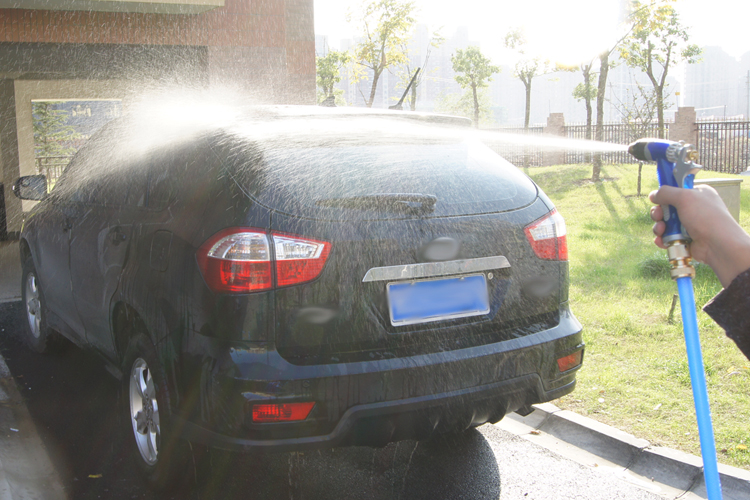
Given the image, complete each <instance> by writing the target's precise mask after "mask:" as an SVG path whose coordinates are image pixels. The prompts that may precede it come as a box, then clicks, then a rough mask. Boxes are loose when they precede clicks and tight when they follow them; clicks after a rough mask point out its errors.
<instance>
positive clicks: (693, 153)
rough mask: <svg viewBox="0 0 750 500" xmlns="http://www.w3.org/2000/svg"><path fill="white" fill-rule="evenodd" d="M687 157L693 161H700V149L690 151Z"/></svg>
mask: <svg viewBox="0 0 750 500" xmlns="http://www.w3.org/2000/svg"><path fill="white" fill-rule="evenodd" d="M687 159H688V160H690V161H692V162H693V163H698V151H696V150H695V149H693V150H691V151H688V153H687Z"/></svg>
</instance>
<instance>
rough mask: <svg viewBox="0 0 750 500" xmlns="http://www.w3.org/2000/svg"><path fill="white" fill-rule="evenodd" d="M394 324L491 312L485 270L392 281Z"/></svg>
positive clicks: (390, 286) (389, 297)
mask: <svg viewBox="0 0 750 500" xmlns="http://www.w3.org/2000/svg"><path fill="white" fill-rule="evenodd" d="M387 288H388V307H389V309H390V313H391V324H392V325H393V326H403V325H411V324H416V323H427V322H430V321H441V320H448V319H456V318H466V317H469V316H480V315H482V314H487V313H489V312H490V300H489V296H488V293H487V281H486V279H485V277H484V275H483V274H476V275H471V276H462V277H460V278H449V279H439V280H425V281H410V282H406V283H389V284H388V287H387Z"/></svg>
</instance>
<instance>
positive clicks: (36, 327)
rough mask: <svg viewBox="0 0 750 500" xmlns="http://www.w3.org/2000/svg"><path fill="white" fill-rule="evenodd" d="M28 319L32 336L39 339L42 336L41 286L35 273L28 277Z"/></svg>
mask: <svg viewBox="0 0 750 500" xmlns="http://www.w3.org/2000/svg"><path fill="white" fill-rule="evenodd" d="M26 319H27V320H28V321H29V329H30V331H31V335H33V336H34V338H35V339H38V338H39V336H40V335H41V334H42V308H41V304H40V302H39V285H38V283H37V281H36V276H35V275H34V273H29V274H28V275H27V277H26Z"/></svg>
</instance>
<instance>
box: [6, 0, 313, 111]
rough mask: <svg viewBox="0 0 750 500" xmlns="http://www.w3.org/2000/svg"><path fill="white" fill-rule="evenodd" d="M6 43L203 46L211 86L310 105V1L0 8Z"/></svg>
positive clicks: (280, 0) (311, 95)
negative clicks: (180, 7) (191, 9)
mask: <svg viewBox="0 0 750 500" xmlns="http://www.w3.org/2000/svg"><path fill="white" fill-rule="evenodd" d="M3 42H6V43H11V44H26V43H33V44H37V43H39V44H86V45H90V44H97V45H101V44H105V45H122V46H188V47H207V48H208V49H209V52H208V54H209V61H208V66H207V70H208V75H207V78H206V81H208V82H210V83H211V84H226V83H234V84H240V85H242V86H243V87H247V88H255V90H256V91H257V92H258V93H259V94H261V95H264V96H267V98H266V99H264V101H266V102H276V103H284V104H313V103H314V102H315V35H314V29H313V1H312V0H226V2H225V6H224V7H220V8H216V9H213V10H210V11H207V12H204V13H201V14H143V13H125V12H88V11H87V12H81V11H45V10H26V9H0V43H3ZM84 77H85V76H84ZM258 85H261V86H260V87H259V88H256V87H257V86H258Z"/></svg>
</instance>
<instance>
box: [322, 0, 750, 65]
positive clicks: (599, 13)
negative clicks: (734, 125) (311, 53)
mask: <svg viewBox="0 0 750 500" xmlns="http://www.w3.org/2000/svg"><path fill="white" fill-rule="evenodd" d="M360 3H361V2H360V0H314V4H315V34H316V35H328V37H329V45H330V47H331V48H332V49H338V48H340V47H339V43H340V42H339V41H340V40H341V39H342V38H352V37H353V36H354V33H355V31H354V30H353V28H352V26H351V25H349V24H348V23H347V22H346V12H347V10H348V9H352V8H355V7H356V6H358V5H360ZM415 3H416V4H417V6H418V8H419V13H418V14H417V16H416V17H417V21H418V22H419V23H423V24H427V25H428V26H430V27H431V28H432V29H434V28H439V27H442V29H441V33H442V34H443V36H446V37H448V38H450V37H451V36H452V35H453V33H454V32H455V30H456V28H457V27H459V26H466V27H468V29H469V39H470V40H472V41H477V42H479V44H480V47H481V48H482V52H483V53H484V54H485V55H487V56H488V57H489V58H490V59H492V60H493V62H494V63H495V64H512V62H513V57H514V56H513V54H512V53H511V52H509V51H507V50H506V49H504V47H503V37H504V35H505V33H506V32H507V31H508V30H509V29H510V28H513V27H517V26H523V27H524V28H525V30H526V34H527V38H528V39H529V43H530V45H531V48H530V50H536V51H537V52H539V53H540V55H542V56H544V57H545V58H549V59H551V60H553V61H557V62H561V63H566V64H578V63H580V62H582V61H584V60H591V59H592V58H593V57H594V56H595V55H596V54H597V53H598V52H600V51H601V50H602V49H603V48H605V47H607V46H608V45H610V44H611V43H613V42H614V41H616V40H617V39H618V38H619V37H620V34H621V31H620V27H619V26H618V23H619V20H620V16H621V5H622V0H460V1H458V2H457V1H455V0H415ZM457 5H458V6H460V8H459V7H457ZM675 8H677V9H678V11H679V12H680V16H681V20H682V24H683V25H684V26H686V27H690V33H691V35H692V38H691V42H693V43H697V44H698V45H700V46H706V45H718V46H720V47H722V48H723V49H724V50H725V51H726V52H727V53H729V54H730V55H732V56H734V57H737V58H739V57H740V56H741V55H742V54H744V53H745V52H748V51H750V35H749V34H748V28H747V24H748V22H750V2H749V1H747V0H677V1H676V2H675Z"/></svg>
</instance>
